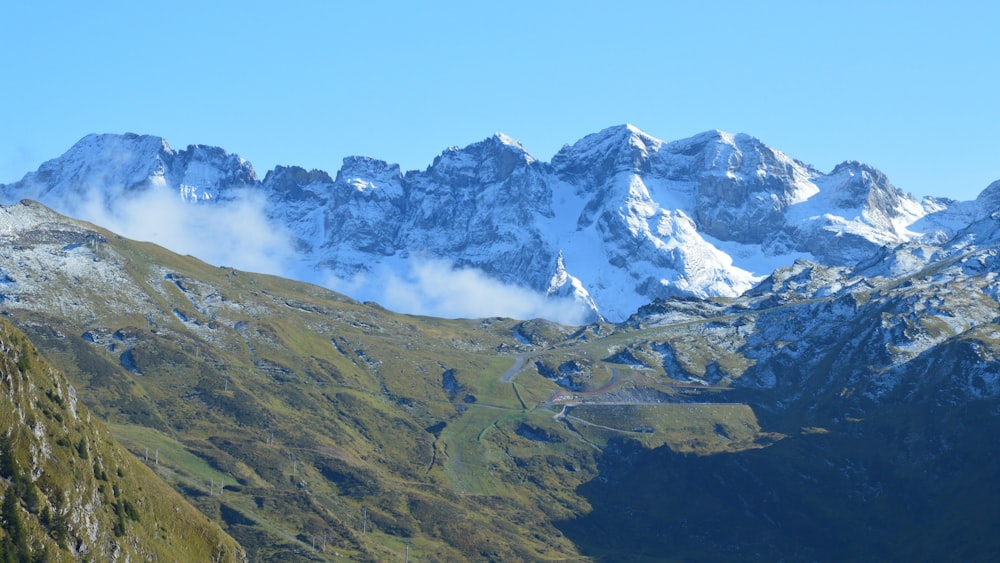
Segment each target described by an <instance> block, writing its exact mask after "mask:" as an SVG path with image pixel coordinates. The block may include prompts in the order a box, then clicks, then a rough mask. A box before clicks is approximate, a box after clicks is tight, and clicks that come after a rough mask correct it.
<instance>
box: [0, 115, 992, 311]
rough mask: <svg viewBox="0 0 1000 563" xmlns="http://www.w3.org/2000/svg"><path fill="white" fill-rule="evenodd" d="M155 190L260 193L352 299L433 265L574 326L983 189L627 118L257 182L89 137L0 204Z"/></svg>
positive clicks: (692, 290) (140, 142) (750, 273)
mask: <svg viewBox="0 0 1000 563" xmlns="http://www.w3.org/2000/svg"><path fill="white" fill-rule="evenodd" d="M993 191H996V190H993ZM987 192H989V190H987ZM149 193H168V194H175V195H176V197H178V198H180V199H182V200H183V201H185V202H191V203H199V204H214V205H226V204H227V203H232V202H238V201H247V200H253V201H263V202H265V203H264V204H263V209H262V213H263V214H264V215H265V216H266V217H267V220H268V221H269V222H270V224H271V225H272V226H273V227H274V230H275V231H276V232H283V233H288V236H289V237H290V238H291V239H292V241H293V244H292V246H293V247H294V249H295V255H294V257H293V260H294V261H295V262H297V263H299V264H300V265H301V266H303V268H295V270H296V271H294V272H291V271H289V272H279V273H286V274H287V275H294V276H297V277H299V278H302V279H306V280H308V281H314V282H315V281H319V282H322V281H323V280H329V279H333V278H335V279H339V280H342V281H346V283H345V284H344V287H352V288H353V292H352V290H348V292H349V293H352V294H353V295H354V296H355V297H358V298H362V299H373V300H381V298H382V297H384V295H383V294H381V293H379V291H380V289H379V288H381V287H384V286H385V285H386V282H385V280H387V279H390V278H393V279H406V278H407V277H408V276H410V272H411V271H412V268H413V267H414V264H419V263H421V261H424V260H428V259H432V260H443V261H446V262H447V263H448V264H450V265H451V266H453V267H454V268H457V269H475V270H478V271H480V272H483V273H485V274H486V275H487V276H488V277H489V278H492V279H494V280H496V281H498V282H502V283H504V284H510V285H515V286H519V287H522V288H527V289H530V290H532V291H535V292H538V293H539V294H542V295H548V296H549V298H550V299H563V300H570V301H571V302H572V303H575V304H576V307H577V311H578V313H579V315H578V316H577V317H576V318H577V320H579V321H581V322H582V321H585V320H587V319H593V318H597V317H599V316H603V317H605V318H608V319H612V320H622V319H624V318H626V317H627V316H628V315H629V314H631V313H632V312H634V311H635V310H636V309H637V308H638V307H640V306H642V305H643V304H645V303H648V302H649V301H651V300H653V299H656V298H664V297H670V296H682V295H692V296H700V297H708V296H736V295H740V294H742V293H743V292H745V291H747V290H749V289H750V288H751V287H753V286H754V285H755V284H756V283H758V282H759V281H760V280H762V279H763V278H764V277H765V276H767V275H769V274H770V273H771V272H772V271H773V270H774V269H775V268H777V267H780V266H787V265H790V264H791V263H792V262H794V260H796V259H800V258H801V259H809V260H813V261H816V262H817V263H821V264H825V265H830V266H837V265H850V264H853V263H855V262H857V261H858V260H860V259H862V258H864V257H867V256H870V255H871V254H872V252H874V251H876V250H878V249H879V248H881V247H883V246H894V245H897V244H900V243H903V242H907V241H913V240H918V239H922V238H935V239H936V240H938V241H941V240H943V239H946V238H948V237H950V236H951V235H953V234H954V233H955V232H957V231H958V230H960V229H961V228H962V227H964V226H965V225H967V224H968V223H969V222H971V221H972V220H974V219H975V218H977V217H984V216H987V215H989V212H991V211H989V212H987V211H983V209H985V208H986V207H988V206H989V204H990V202H991V201H992V199H991V198H990V197H989V196H988V195H987V194H986V192H984V196H983V197H981V198H980V200H977V201H975V202H954V201H951V200H946V199H939V198H928V199H926V200H924V201H917V200H916V199H915V198H914V197H913V196H911V195H909V194H907V193H905V192H903V191H901V190H899V189H898V188H896V187H894V186H893V185H892V184H891V183H890V182H889V180H888V178H886V176H885V175H884V174H882V173H881V172H880V171H878V170H877V169H875V168H873V167H871V166H868V165H866V164H862V163H859V162H853V161H851V162H844V163H843V164H840V165H838V166H837V167H835V168H834V170H832V171H831V172H830V173H827V174H824V173H822V172H820V171H818V170H816V169H815V168H813V167H811V166H809V165H807V164H805V163H803V162H800V161H798V160H795V159H793V158H791V157H789V156H787V155H786V154H784V153H782V152H781V151H778V150H775V149H773V148H770V147H768V146H767V145H765V144H764V143H763V142H761V141H760V140H758V139H756V138H754V137H751V136H749V135H744V134H737V135H734V134H730V133H725V132H721V131H709V132H705V133H701V134H699V135H695V136H694V137H691V138H688V139H681V140H677V141H672V142H665V141H662V140H659V139H656V138H654V137H652V136H650V135H648V134H646V133H644V132H643V131H641V130H639V129H638V128H636V127H634V126H632V125H623V126H617V127H611V128H608V129H605V130H603V131H600V132H598V133H594V134H591V135H588V136H586V137H584V138H583V139H581V140H579V141H577V142H576V143H574V144H572V145H567V146H565V147H564V148H563V149H562V150H560V151H559V152H558V153H557V154H556V155H555V156H554V157H553V158H552V160H551V162H542V161H539V160H538V159H536V158H535V157H534V156H532V155H531V154H530V153H529V152H528V151H527V150H526V149H525V148H524V147H523V146H522V145H521V144H520V143H518V142H517V141H515V140H513V139H511V138H509V137H507V136H506V135H503V134H499V133H498V134H496V135H494V136H492V137H489V138H487V139H485V140H483V141H481V142H478V143H474V144H472V145H469V146H467V147H464V148H457V147H453V148H450V149H447V150H445V151H444V152H442V153H441V155H440V156H438V157H437V158H436V159H435V160H434V162H433V163H432V164H431V165H430V166H428V167H427V168H426V169H425V170H416V171H407V172H403V171H401V170H400V168H399V166H398V165H394V164H390V163H387V162H384V161H380V160H376V159H372V158H367V157H349V158H345V159H344V162H343V165H342V167H341V169H340V170H339V171H338V172H337V173H336V174H334V175H332V176H331V175H330V174H328V173H326V172H323V171H319V170H312V171H307V170H305V169H302V168H299V167H295V166H288V167H284V166H279V167H277V168H276V169H274V170H272V171H269V172H268V173H267V174H266V175H265V176H264V178H263V180H261V179H259V178H258V176H257V175H256V174H255V172H254V170H253V167H252V166H251V165H250V164H249V163H248V162H246V161H245V160H243V159H241V158H239V157H238V156H236V155H233V154H229V153H227V152H226V151H224V150H223V149H220V148H214V147H205V146H201V145H197V146H190V147H188V148H187V149H185V150H180V151H175V150H174V149H172V148H170V146H169V145H168V144H167V142H166V141H165V140H164V139H162V138H159V137H151V136H138V135H133V134H126V135H89V136H87V137H85V138H84V139H82V140H81V141H80V142H79V143H77V144H76V145H75V146H74V147H72V148H71V149H70V150H69V151H68V152H67V153H66V154H64V155H63V156H61V157H59V158H56V159H54V160H51V161H48V162H46V163H45V164H43V165H42V166H41V167H40V168H39V170H38V171H36V172H32V173H29V174H27V175H26V176H25V177H24V179H22V180H21V181H19V182H16V183H13V184H9V185H4V186H0V197H2V199H3V200H4V202H7V203H12V202H15V201H18V200H20V199H25V198H28V199H35V200H39V201H41V202H43V203H45V204H46V205H48V206H50V207H52V208H54V209H56V210H58V211H60V212H63V213H66V214H69V215H73V216H77V217H80V218H83V219H88V218H89V217H88V213H92V212H93V211H94V209H95V206H97V207H100V208H102V209H107V210H113V209H114V208H115V207H116V206H119V205H121V202H122V201H124V200H130V199H132V200H134V199H136V198H141V197H143V194H149ZM255 198H256V199H255ZM193 228H195V229H197V228H198V226H194V227H193ZM126 234H127V233H126ZM156 242H160V243H162V244H165V245H166V246H168V247H169V246H170V241H169V240H158V241H156ZM236 265H237V266H238V265H239V264H236ZM363 282H367V283H363ZM373 282H381V283H373ZM344 287H341V289H343V288H344Z"/></svg>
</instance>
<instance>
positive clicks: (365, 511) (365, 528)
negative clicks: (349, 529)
mask: <svg viewBox="0 0 1000 563" xmlns="http://www.w3.org/2000/svg"><path fill="white" fill-rule="evenodd" d="M361 510H362V514H363V516H362V519H361V533H362V534H367V533H368V507H367V506H363V507H361Z"/></svg>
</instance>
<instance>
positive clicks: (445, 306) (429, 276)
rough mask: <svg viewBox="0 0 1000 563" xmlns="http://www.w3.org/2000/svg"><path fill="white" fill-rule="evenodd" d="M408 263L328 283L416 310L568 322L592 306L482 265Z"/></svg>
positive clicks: (585, 315)
mask: <svg viewBox="0 0 1000 563" xmlns="http://www.w3.org/2000/svg"><path fill="white" fill-rule="evenodd" d="M403 264H404V269H405V271H403V272H400V271H392V270H390V269H389V268H388V267H382V268H378V269H377V271H376V272H375V273H372V274H368V275H364V276H358V277H356V278H355V279H353V280H347V281H344V280H338V281H336V282H332V283H329V284H328V286H329V287H331V288H332V289H335V290H337V291H342V292H345V293H347V294H348V295H351V296H352V297H355V298H358V299H364V300H372V301H376V302H378V303H380V304H381V305H382V306H384V307H386V308H387V309H390V310H393V311H399V312H402V313H410V314H415V315H428V316H434V317H446V318H481V317H510V318H515V319H532V318H545V319H549V320H552V321H555V322H559V323H563V324H567V325H578V324H583V323H585V322H587V321H588V320H590V316H591V312H590V311H589V310H588V309H587V308H586V307H585V306H583V305H582V304H580V303H577V302H575V301H573V300H572V299H569V298H549V297H546V296H545V295H543V294H541V293H539V292H536V291H533V290H531V289H527V288H524V287H520V286H516V285H509V284H504V283H503V282H501V281H498V280H496V279H494V278H491V277H489V276H488V275H487V274H486V273H484V272H483V271H482V270H478V269H474V268H455V267H454V266H453V265H452V264H451V263H450V262H448V261H446V260H441V259H412V260H409V261H406V262H404V263H403Z"/></svg>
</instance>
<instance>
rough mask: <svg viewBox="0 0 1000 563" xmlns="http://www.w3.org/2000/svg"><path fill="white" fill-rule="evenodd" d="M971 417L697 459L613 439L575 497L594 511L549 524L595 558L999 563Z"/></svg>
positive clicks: (994, 422)
mask: <svg viewBox="0 0 1000 563" xmlns="http://www.w3.org/2000/svg"><path fill="white" fill-rule="evenodd" d="M975 419H976V420H975V421H973V422H971V423H970V424H968V425H961V427H959V428H954V427H953V428H945V429H930V430H928V431H929V432H932V433H933V435H924V436H915V435H914V434H913V433H912V429H911V428H906V429H905V431H900V430H901V429H900V428H898V427H897V426H893V425H882V426H877V425H875V424H868V425H860V424H856V425H852V426H851V427H850V428H845V429H841V430H842V431H841V432H832V433H830V434H810V435H801V436H797V437H793V438H788V439H786V440H783V441H781V442H778V443H777V444H774V445H772V446H770V447H768V448H764V449H759V450H749V451H744V452H741V453H735V454H719V455H713V456H704V457H697V456H689V455H680V454H676V453H674V452H672V451H671V450H669V449H668V448H665V447H664V448H659V449H656V450H647V449H644V448H643V447H642V446H641V445H639V444H638V443H636V442H634V441H626V442H617V443H613V444H611V445H609V447H608V448H606V450H605V452H604V454H603V456H602V458H601V459H600V461H599V471H600V473H599V475H598V477H597V478H595V479H594V480H592V481H590V482H588V483H585V484H584V485H581V486H580V487H579V488H578V492H579V493H580V494H581V495H583V496H584V497H586V498H587V499H588V501H589V502H590V503H591V506H592V507H593V510H592V511H591V513H590V514H587V515H585V516H582V517H580V518H577V519H574V520H569V521H562V522H557V523H556V526H557V527H558V528H559V529H560V530H562V532H563V533H564V534H565V535H566V536H567V537H568V538H569V539H570V540H571V541H573V542H575V543H576V544H577V546H578V547H579V548H580V549H581V551H582V552H583V553H584V554H586V555H589V556H591V557H593V558H595V559H596V560H598V561H674V560H676V561H778V560H785V561H859V560H864V561H899V560H911V561H930V560H936V561H946V560H965V561H985V560H1000V559H998V557H997V556H998V555H1000V536H998V535H997V534H996V533H995V528H994V526H995V523H996V522H1000V464H998V463H997V461H998V452H997V449H998V448H997V447H996V441H995V436H996V435H997V434H996V432H997V431H998V430H1000V423H998V417H997V416H992V415H989V414H986V413H983V414H982V416H976V417H975ZM971 429H974V431H970V430H971ZM939 430H940V431H939ZM913 440H917V441H918V443H923V444H927V445H928V446H929V447H928V448H927V449H921V448H920V447H913ZM942 444H947V445H946V446H944V447H941V445H942Z"/></svg>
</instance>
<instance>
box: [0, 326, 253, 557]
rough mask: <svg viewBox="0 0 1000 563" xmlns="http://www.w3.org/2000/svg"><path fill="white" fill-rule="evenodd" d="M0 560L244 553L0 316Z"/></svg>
mask: <svg viewBox="0 0 1000 563" xmlns="http://www.w3.org/2000/svg"><path fill="white" fill-rule="evenodd" d="M0 391H2V393H0V473H2V477H3V480H2V481H0V494H2V495H3V499H4V500H3V508H2V514H0V519H2V521H3V531H4V536H3V538H2V540H0V554H2V557H3V560H11V561H22V560H24V561H27V560H39V561H44V560H48V561H77V560H90V561H107V560H111V559H116V558H134V559H142V560H147V559H150V560H159V561H238V560H242V559H243V558H244V557H245V556H244V553H243V551H242V549H241V548H240V547H239V546H238V545H237V544H236V542H234V541H233V540H232V538H230V537H229V536H228V535H226V534H225V533H224V532H222V530H221V529H220V528H219V527H218V526H217V525H216V524H214V523H212V522H210V521H209V519H208V518H206V517H205V516H204V515H203V514H201V513H200V512H199V511H197V510H196V509H194V508H193V507H192V506H191V505H190V504H189V503H187V502H186V501H185V500H184V499H183V498H182V497H181V496H180V495H179V494H177V493H176V492H175V491H174V490H173V489H171V488H170V487H169V486H168V485H167V484H166V483H165V482H163V481H162V480H161V479H159V478H158V477H156V475H155V474H154V473H153V471H151V470H150V468H148V467H146V466H145V465H143V464H142V463H140V462H139V461H138V460H136V459H135V458H134V457H133V456H132V455H131V454H130V453H128V452H127V451H126V450H125V449H124V448H122V447H121V446H120V445H119V444H118V443H117V442H116V441H115V439H114V438H113V437H112V435H111V433H110V432H109V431H108V429H107V428H106V427H105V426H104V425H103V424H102V423H100V422H98V421H97V420H95V419H94V418H93V417H92V416H91V414H90V412H89V410H88V409H87V408H86V407H85V406H83V405H82V404H80V403H78V402H77V399H76V397H75V393H74V392H73V390H72V389H71V388H70V386H69V385H68V384H67V381H66V379H65V377H64V376H63V375H62V374H61V373H59V372H57V371H54V370H53V369H52V368H51V367H50V366H49V364H48V363H47V362H46V361H45V360H44V359H43V358H42V357H41V356H40V355H39V353H38V351H37V350H36V349H35V348H34V347H33V346H32V345H31V344H30V343H29V342H28V340H27V338H25V337H24V336H23V335H22V334H21V333H20V332H18V331H17V330H16V329H14V328H13V327H11V326H10V325H9V324H8V323H7V322H6V321H4V320H0Z"/></svg>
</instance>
